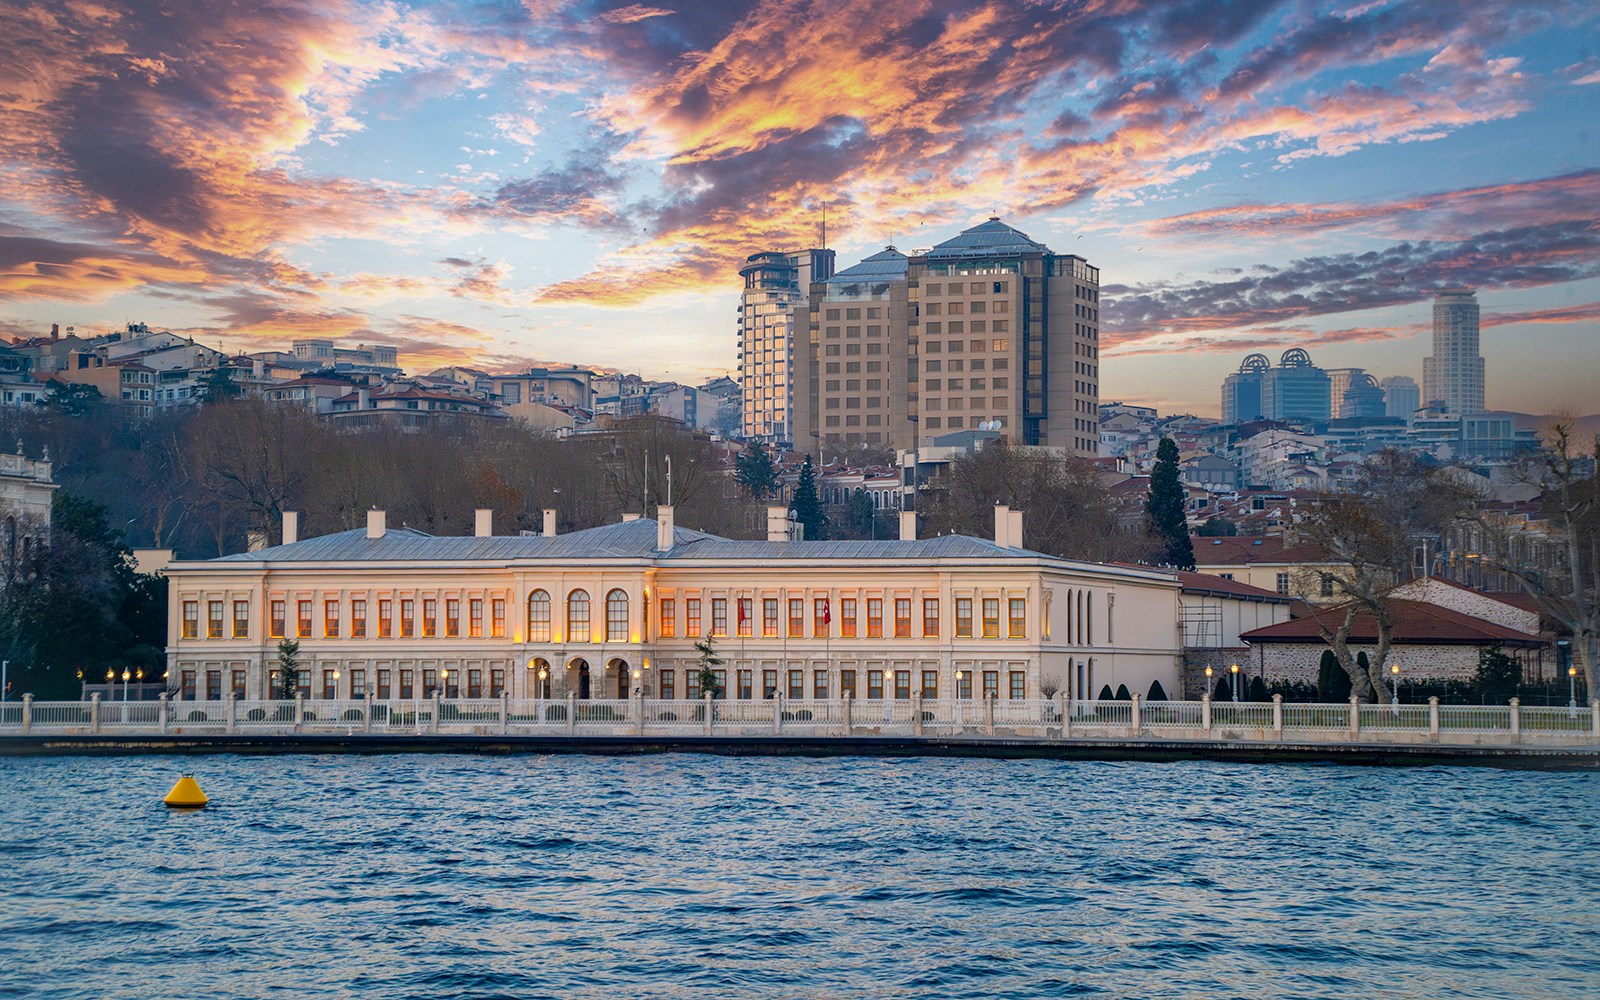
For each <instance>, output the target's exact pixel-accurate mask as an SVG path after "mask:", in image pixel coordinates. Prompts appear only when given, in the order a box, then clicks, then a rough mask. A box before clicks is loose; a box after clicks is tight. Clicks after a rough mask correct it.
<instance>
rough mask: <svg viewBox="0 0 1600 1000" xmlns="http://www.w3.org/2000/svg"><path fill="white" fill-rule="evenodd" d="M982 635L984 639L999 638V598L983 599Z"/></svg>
mask: <svg viewBox="0 0 1600 1000" xmlns="http://www.w3.org/2000/svg"><path fill="white" fill-rule="evenodd" d="M983 637H984V638H985V639H998V638H1000V598H998V597H985V598H984V599H983Z"/></svg>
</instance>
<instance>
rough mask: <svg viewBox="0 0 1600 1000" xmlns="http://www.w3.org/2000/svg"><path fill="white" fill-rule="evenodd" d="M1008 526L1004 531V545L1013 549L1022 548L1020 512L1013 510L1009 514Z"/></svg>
mask: <svg viewBox="0 0 1600 1000" xmlns="http://www.w3.org/2000/svg"><path fill="white" fill-rule="evenodd" d="M1009 520H1010V524H1009V525H1008V526H1007V530H1006V544H1007V545H1009V546H1010V547H1011V548H1013V549H1020V548H1022V511H1020V510H1014V511H1012V512H1011V514H1010V518H1009Z"/></svg>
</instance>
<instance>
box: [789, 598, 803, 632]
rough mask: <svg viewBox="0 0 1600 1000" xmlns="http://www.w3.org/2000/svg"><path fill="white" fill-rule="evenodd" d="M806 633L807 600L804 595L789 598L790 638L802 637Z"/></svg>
mask: <svg viewBox="0 0 1600 1000" xmlns="http://www.w3.org/2000/svg"><path fill="white" fill-rule="evenodd" d="M805 634H806V602H805V598H802V597H791V598H789V638H791V639H800V638H803V637H804V636H805Z"/></svg>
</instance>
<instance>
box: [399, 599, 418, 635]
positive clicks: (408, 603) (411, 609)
mask: <svg viewBox="0 0 1600 1000" xmlns="http://www.w3.org/2000/svg"><path fill="white" fill-rule="evenodd" d="M416 630H417V602H416V600H415V599H413V598H410V597H402V598H400V637H401V638H402V639H409V638H411V636H412V635H413V634H414V633H415V632H416Z"/></svg>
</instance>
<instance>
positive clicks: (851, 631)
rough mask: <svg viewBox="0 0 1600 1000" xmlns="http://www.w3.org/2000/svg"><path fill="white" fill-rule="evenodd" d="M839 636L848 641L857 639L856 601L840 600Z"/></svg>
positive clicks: (845, 598)
mask: <svg viewBox="0 0 1600 1000" xmlns="http://www.w3.org/2000/svg"><path fill="white" fill-rule="evenodd" d="M839 635H840V636H842V637H843V638H846V639H854V638H855V637H856V599H855V598H854V597H841V598H839Z"/></svg>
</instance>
